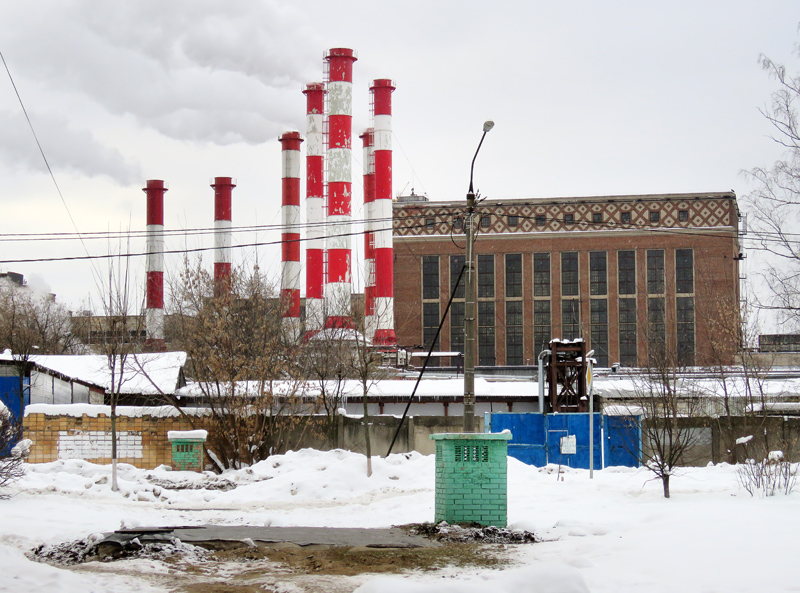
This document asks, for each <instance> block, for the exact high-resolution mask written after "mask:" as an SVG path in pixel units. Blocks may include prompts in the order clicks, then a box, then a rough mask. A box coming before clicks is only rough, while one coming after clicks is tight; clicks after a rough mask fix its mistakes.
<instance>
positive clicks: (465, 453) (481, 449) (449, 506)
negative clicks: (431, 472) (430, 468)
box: [431, 431, 511, 527]
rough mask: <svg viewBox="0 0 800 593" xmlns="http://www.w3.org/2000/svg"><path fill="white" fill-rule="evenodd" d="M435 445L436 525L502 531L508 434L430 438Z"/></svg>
mask: <svg viewBox="0 0 800 593" xmlns="http://www.w3.org/2000/svg"><path fill="white" fill-rule="evenodd" d="M431 439H433V440H434V441H436V522H437V523H438V522H439V521H447V522H448V523H478V524H480V525H484V526H488V525H493V526H495V527H505V526H506V523H507V522H508V441H509V440H510V439H511V433H510V432H508V431H504V432H501V433H499V434H489V433H448V434H432V435H431Z"/></svg>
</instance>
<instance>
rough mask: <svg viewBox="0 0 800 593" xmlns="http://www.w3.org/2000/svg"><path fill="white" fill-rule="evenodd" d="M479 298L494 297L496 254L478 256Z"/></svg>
mask: <svg viewBox="0 0 800 593" xmlns="http://www.w3.org/2000/svg"><path fill="white" fill-rule="evenodd" d="M478 298H494V255H492V254H483V255H479V256H478Z"/></svg>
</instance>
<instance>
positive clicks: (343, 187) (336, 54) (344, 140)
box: [325, 48, 358, 329]
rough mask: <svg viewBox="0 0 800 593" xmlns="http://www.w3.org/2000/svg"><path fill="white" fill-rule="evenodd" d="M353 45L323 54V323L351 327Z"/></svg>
mask: <svg viewBox="0 0 800 593" xmlns="http://www.w3.org/2000/svg"><path fill="white" fill-rule="evenodd" d="M357 59H358V58H356V55H355V52H354V51H353V50H352V49H346V48H334V49H330V50H328V52H327V53H326V54H325V61H326V62H328V155H327V157H328V212H327V214H328V217H327V223H328V224H327V227H328V234H327V241H326V251H327V257H328V267H327V283H326V285H325V307H326V309H327V314H328V318H327V319H326V320H325V327H326V328H331V327H337V328H348V329H349V328H352V327H353V320H352V318H351V315H350V296H351V292H352V277H353V275H352V262H351V258H352V253H351V248H350V244H351V242H350V230H351V212H352V210H351V192H352V181H351V175H352V170H351V169H352V167H351V156H352V155H351V154H350V149H351V145H352V143H351V134H352V127H353V122H352V120H353V115H352V97H353V62H355V61H356V60H357Z"/></svg>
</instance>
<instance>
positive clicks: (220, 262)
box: [211, 177, 236, 296]
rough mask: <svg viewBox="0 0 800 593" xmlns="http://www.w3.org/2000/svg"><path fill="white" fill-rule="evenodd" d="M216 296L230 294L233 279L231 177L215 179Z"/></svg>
mask: <svg viewBox="0 0 800 593" xmlns="http://www.w3.org/2000/svg"><path fill="white" fill-rule="evenodd" d="M211 187H213V188H214V294H215V295H216V296H221V295H223V294H227V293H229V292H230V277H231V190H233V188H234V187H236V184H235V183H234V182H233V179H231V178H230V177H214V183H213V184H211Z"/></svg>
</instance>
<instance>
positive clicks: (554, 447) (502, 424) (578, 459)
mask: <svg viewBox="0 0 800 593" xmlns="http://www.w3.org/2000/svg"><path fill="white" fill-rule="evenodd" d="M487 416H488V418H487V420H488V422H486V426H487V430H488V431H491V432H500V431H501V430H504V429H508V430H510V431H511V435H512V439H511V440H510V441H509V442H508V454H509V455H510V456H511V457H514V458H515V459H519V460H520V461H522V462H523V463H527V464H529V465H535V466H539V467H541V466H543V465H547V464H548V463H556V464H559V465H565V466H568V467H574V468H583V469H589V414H580V413H578V414H504V413H493V414H487ZM640 441H641V431H640V428H639V417H638V416H603V415H602V414H599V413H595V414H594V467H595V469H600V468H602V467H608V466H611V465H624V466H627V467H637V466H638V465H639V461H638V450H639V444H640Z"/></svg>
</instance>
